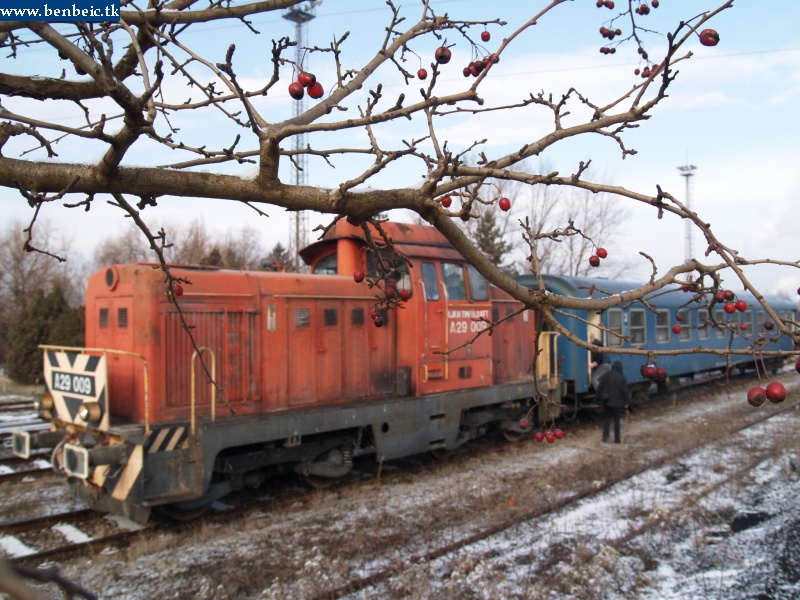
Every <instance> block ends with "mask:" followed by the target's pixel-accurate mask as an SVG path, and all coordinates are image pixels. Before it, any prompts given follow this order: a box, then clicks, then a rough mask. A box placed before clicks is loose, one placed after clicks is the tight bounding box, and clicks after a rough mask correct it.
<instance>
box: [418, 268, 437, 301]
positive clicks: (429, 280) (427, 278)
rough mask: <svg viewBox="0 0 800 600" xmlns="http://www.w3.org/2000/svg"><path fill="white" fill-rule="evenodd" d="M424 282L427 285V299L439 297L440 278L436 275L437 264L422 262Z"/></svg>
mask: <svg viewBox="0 0 800 600" xmlns="http://www.w3.org/2000/svg"><path fill="white" fill-rule="evenodd" d="M422 284H423V285H424V286H425V299H426V300H438V299H439V280H438V278H437V277H436V265H434V264H433V263H428V262H424V263H422Z"/></svg>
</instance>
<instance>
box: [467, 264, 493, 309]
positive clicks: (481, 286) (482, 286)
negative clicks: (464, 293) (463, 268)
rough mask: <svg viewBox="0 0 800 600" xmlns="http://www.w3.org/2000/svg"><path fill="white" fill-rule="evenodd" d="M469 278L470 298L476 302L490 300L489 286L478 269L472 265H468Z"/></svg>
mask: <svg viewBox="0 0 800 600" xmlns="http://www.w3.org/2000/svg"><path fill="white" fill-rule="evenodd" d="M467 276H468V279H469V296H470V298H471V299H472V300H473V301H474V302H484V301H486V300H488V299H489V284H488V283H487V282H486V280H485V279H484V278H483V275H481V274H480V273H478V269H476V268H475V267H473V266H472V265H467Z"/></svg>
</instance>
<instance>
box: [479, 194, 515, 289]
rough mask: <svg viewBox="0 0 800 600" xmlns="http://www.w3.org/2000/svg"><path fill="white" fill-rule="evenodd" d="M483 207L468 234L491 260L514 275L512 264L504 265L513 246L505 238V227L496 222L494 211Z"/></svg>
mask: <svg viewBox="0 0 800 600" xmlns="http://www.w3.org/2000/svg"><path fill="white" fill-rule="evenodd" d="M492 208H493V207H490V208H489V209H484V210H482V211H481V212H480V217H479V218H478V219H477V220H475V221H474V222H473V226H472V227H471V228H470V231H469V234H470V237H471V238H472V241H473V243H474V244H475V245H476V246H477V247H478V248H479V249H480V250H481V251H482V252H484V253H486V254H488V255H489V256H490V257H491V260H492V262H493V263H494V264H495V265H497V266H498V267H499V268H500V269H501V270H502V271H504V272H506V273H507V274H509V275H515V274H516V272H517V271H516V269H515V268H514V266H513V265H504V264H503V263H504V261H505V260H506V258H508V255H509V253H510V252H511V250H512V249H513V246H512V245H511V244H510V243H509V242H507V241H506V239H505V228H504V227H502V226H501V225H500V223H498V222H497V217H496V216H495V213H496V211H495V210H492Z"/></svg>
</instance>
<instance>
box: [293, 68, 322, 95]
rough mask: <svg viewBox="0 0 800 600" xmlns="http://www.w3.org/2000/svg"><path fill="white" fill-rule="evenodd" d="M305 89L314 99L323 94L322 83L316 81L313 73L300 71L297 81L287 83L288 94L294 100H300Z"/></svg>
mask: <svg viewBox="0 0 800 600" xmlns="http://www.w3.org/2000/svg"><path fill="white" fill-rule="evenodd" d="M306 89H308V95H309V96H310V97H311V98H314V99H315V100H317V99H319V98H322V96H324V95H325V90H324V89H322V84H321V83H320V82H319V81H317V77H316V76H315V75H314V74H313V73H306V72H305V71H300V73H299V74H298V76H297V81H293V82H292V83H290V84H289V95H290V96H291V97H292V98H294V99H295V100H302V99H303V96H304V95H305V91H306Z"/></svg>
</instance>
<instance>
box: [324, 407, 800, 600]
mask: <svg viewBox="0 0 800 600" xmlns="http://www.w3.org/2000/svg"><path fill="white" fill-rule="evenodd" d="M690 399H691V397H689V396H687V397H686V398H684V400H690ZM798 409H800V405H798V404H794V405H791V406H786V407H784V408H782V409H781V410H778V411H775V412H772V413H763V414H761V415H760V416H758V417H755V418H754V419H752V420H750V421H748V422H746V423H742V424H740V425H739V426H737V427H734V428H732V429H729V430H727V431H726V432H725V433H724V434H723V435H720V436H718V437H714V438H710V439H707V440H705V441H704V442H703V443H702V444H698V445H696V446H693V447H691V448H689V449H683V450H680V451H676V452H674V453H672V454H669V455H668V456H667V457H663V456H659V457H658V458H657V459H656V460H653V461H646V462H643V463H640V464H638V465H636V466H635V467H634V468H631V469H627V470H625V471H624V472H622V473H619V474H617V475H615V476H613V477H609V478H607V479H605V480H604V481H603V482H602V483H600V484H598V482H597V481H593V482H590V483H588V484H587V485H586V486H585V487H583V488H582V489H579V490H577V491H575V492H574V493H571V494H567V495H565V496H564V497H562V498H560V499H559V500H557V501H556V502H550V503H547V504H546V505H544V506H538V507H536V508H534V509H532V510H530V511H527V512H524V513H522V514H516V515H514V517H513V518H509V519H508V520H505V521H502V522H500V523H496V524H494V525H491V526H489V527H485V528H483V529H481V530H480V531H478V532H476V533H474V534H472V535H468V536H465V537H463V538H461V539H459V540H456V541H454V542H451V543H448V544H443V545H440V546H438V547H436V548H432V549H429V550H427V551H425V552H421V553H418V554H414V555H412V556H408V557H406V558H404V559H399V560H394V561H392V564H391V565H390V566H388V567H386V568H383V569H379V570H376V571H375V572H373V573H371V574H370V575H367V576H364V577H358V578H354V579H352V580H351V581H349V582H348V583H346V584H345V585H341V586H338V587H334V588H331V589H328V590H325V591H324V592H322V593H320V594H318V595H316V596H315V600H330V599H332V598H343V597H350V596H353V597H358V594H359V593H361V592H364V590H367V589H369V588H373V587H376V586H380V585H381V584H383V583H385V582H387V581H389V580H390V579H392V578H394V577H398V576H400V575H401V574H402V572H403V571H404V570H406V569H409V568H413V567H414V566H417V565H429V564H431V563H432V562H433V561H436V560H438V559H442V558H445V557H447V556H449V555H454V554H455V553H457V552H459V551H461V550H463V549H465V548H467V547H470V546H475V545H478V544H480V543H481V542H484V541H486V540H489V539H490V538H493V537H495V536H498V535H500V534H503V533H506V532H508V531H510V530H512V529H513V528H516V527H519V526H520V524H522V523H529V522H531V521H536V520H537V519H541V518H542V517H545V516H546V515H548V514H554V513H557V512H559V511H562V510H565V509H568V508H570V507H574V506H576V505H577V504H578V503H579V502H581V501H582V500H585V499H587V498H590V497H592V496H595V495H597V494H600V493H602V492H605V491H607V490H610V489H611V488H613V487H614V486H617V485H619V484H621V483H623V482H625V481H628V480H630V479H632V478H634V477H636V476H638V475H640V474H642V473H644V472H646V471H649V470H651V469H653V468H656V467H658V466H661V465H663V464H664V463H667V464H671V463H678V462H679V461H680V460H681V459H682V458H683V457H684V456H686V455H689V454H691V453H694V452H697V451H698V449H702V448H705V447H709V446H712V445H713V444H715V443H717V442H719V440H720V439H723V438H725V437H729V436H731V435H735V434H737V433H739V432H742V431H744V430H746V429H749V428H751V427H755V426H758V425H761V424H763V423H765V422H766V421H768V420H770V419H773V418H778V417H781V416H783V415H785V414H786V413H788V412H798ZM764 460H766V458H765V456H763V455H760V454H758V453H756V454H755V455H753V456H751V457H749V458H748V459H747V460H746V461H744V462H743V463H742V464H740V465H737V466H736V467H735V468H733V469H732V470H731V471H730V472H729V473H728V474H726V475H725V476H724V477H722V478H721V479H720V480H717V481H714V482H712V483H708V484H702V483H701V484H700V485H699V486H698V488H696V489H693V490H692V492H691V494H692V498H693V500H694V499H696V501H699V500H701V499H702V498H703V497H705V496H708V495H710V494H712V493H713V492H714V491H716V490H718V489H719V488H721V487H723V486H725V485H727V484H729V483H730V482H731V481H735V480H737V478H741V477H742V475H743V474H744V473H746V472H749V471H752V470H753V469H755V468H757V467H758V466H759V465H760V464H761V463H763V462H764ZM657 526H659V523H657V522H650V523H647V524H645V525H643V526H642V527H641V528H640V529H639V530H633V531H631V532H630V533H629V534H627V537H629V538H633V537H636V536H638V535H642V534H644V533H645V532H646V531H647V530H649V529H652V528H654V527H657ZM621 541H625V540H624V539H623V540H621ZM493 553H494V550H491V551H489V554H493ZM554 560H555V561H558V560H560V559H559V558H555V559H554Z"/></svg>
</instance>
